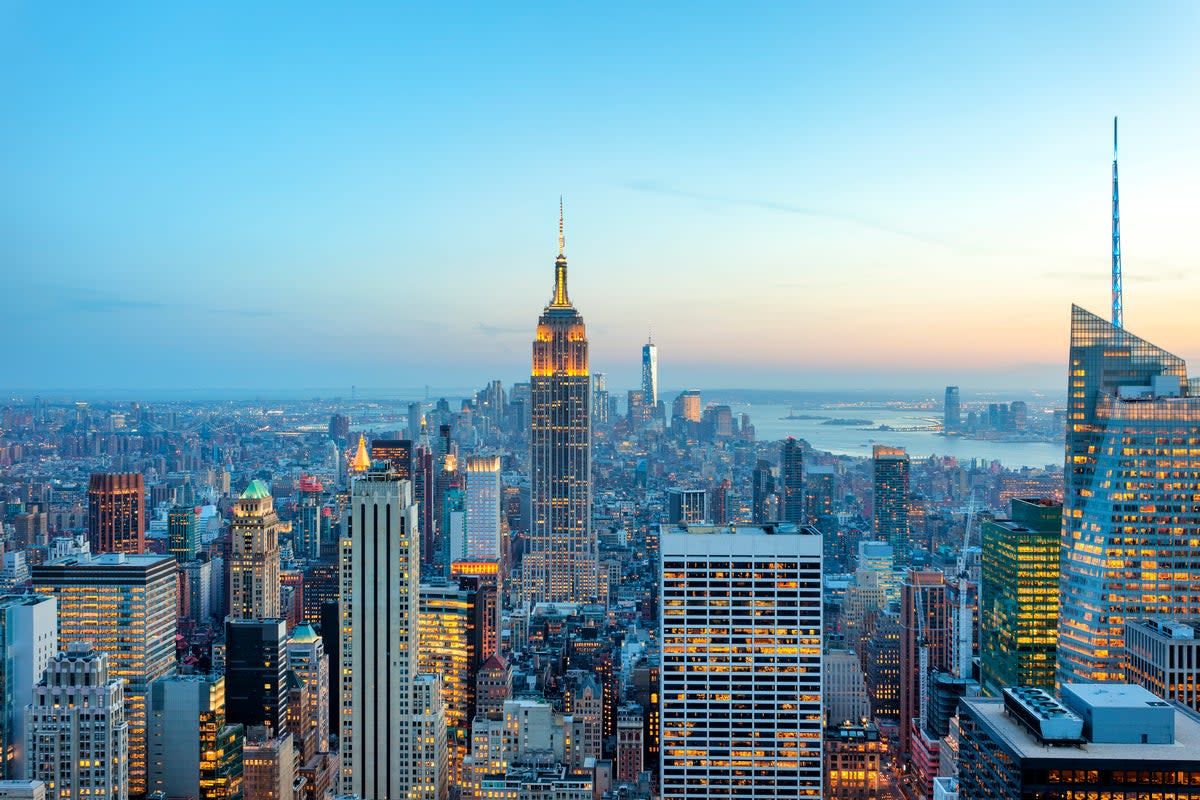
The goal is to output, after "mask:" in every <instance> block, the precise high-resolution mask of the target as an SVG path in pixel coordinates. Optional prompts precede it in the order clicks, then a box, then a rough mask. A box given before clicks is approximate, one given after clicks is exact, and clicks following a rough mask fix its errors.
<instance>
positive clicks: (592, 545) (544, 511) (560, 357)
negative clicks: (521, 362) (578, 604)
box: [523, 211, 597, 601]
mask: <svg viewBox="0 0 1200 800" xmlns="http://www.w3.org/2000/svg"><path fill="white" fill-rule="evenodd" d="M563 249H564V248H563V227H562V214H561V211H560V214H559V224H558V251H559V252H558V258H557V259H555V262H554V293H553V294H552V295H551V298H550V302H549V303H548V304H547V305H546V307H545V309H544V310H543V311H542V315H541V317H540V318H539V319H538V326H537V335H536V338H535V339H534V342H533V369H532V371H531V373H530V393H531V397H532V408H531V414H530V423H531V427H530V441H529V448H530V468H531V475H530V483H531V487H530V489H531V491H530V502H531V511H532V517H533V519H532V531H531V532H530V542H529V544H530V549H529V552H527V553H526V554H525V563H524V566H523V577H524V580H525V584H526V586H527V589H526V591H527V594H528V596H529V598H530V599H533V600H538V601H540V600H549V601H578V600H588V599H591V598H593V597H595V596H596V594H597V588H596V582H597V576H596V570H597V559H596V553H597V543H596V540H595V537H594V536H593V535H592V454H591V438H592V415H591V409H590V406H591V381H590V378H589V377H588V340H587V331H586V329H585V327H584V324H583V317H582V316H580V314H579V312H578V311H577V310H576V309H575V306H574V305H572V304H571V300H570V297H569V296H568V295H567V257H566V256H565V255H564V254H563Z"/></svg>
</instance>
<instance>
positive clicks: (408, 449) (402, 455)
mask: <svg viewBox="0 0 1200 800" xmlns="http://www.w3.org/2000/svg"><path fill="white" fill-rule="evenodd" d="M412 453H413V449H412V442H411V441H409V440H408V439H372V440H371V460H372V461H387V462H388V463H389V464H391V465H392V471H393V472H395V473H396V474H397V475H398V476H399V477H400V478H401V479H402V480H406V481H407V480H411V479H412Z"/></svg>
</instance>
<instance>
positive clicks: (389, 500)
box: [338, 468, 420, 800]
mask: <svg viewBox="0 0 1200 800" xmlns="http://www.w3.org/2000/svg"><path fill="white" fill-rule="evenodd" d="M418 542H419V539H418V538H417V508H416V505H414V503H413V497H412V484H411V483H409V482H408V481H402V480H400V479H399V478H398V477H396V475H395V474H393V473H391V472H389V471H387V470H386V469H375V468H372V469H370V470H368V471H367V472H365V473H363V474H361V475H360V476H359V477H358V478H357V479H356V480H355V481H354V484H353V486H352V487H351V493H350V507H349V509H348V510H347V514H346V532H345V534H344V536H343V539H342V543H341V559H340V560H341V582H342V592H341V607H340V615H341V639H342V648H341V668H340V669H339V670H338V681H339V691H340V693H341V700H342V702H341V714H342V718H341V722H340V734H341V742H342V744H341V753H342V793H343V794H354V795H358V796H359V797H364V798H366V797H370V798H374V800H404V798H406V797H407V796H408V793H409V791H410V790H411V789H412V788H413V775H414V772H415V767H416V765H415V764H414V758H413V746H414V741H413V738H414V735H415V731H416V729H415V727H414V724H413V719H412V704H413V695H414V689H413V687H414V679H415V676H416V672H417V635H418V632H417V625H416V622H417V619H418V617H417V614H418V609H419V597H420V596H419V591H418V586H419V570H418V564H419V563H420V545H419V543H418Z"/></svg>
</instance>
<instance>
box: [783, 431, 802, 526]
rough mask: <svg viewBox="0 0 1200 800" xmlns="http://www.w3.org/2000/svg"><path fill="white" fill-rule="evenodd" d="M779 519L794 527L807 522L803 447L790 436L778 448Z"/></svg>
mask: <svg viewBox="0 0 1200 800" xmlns="http://www.w3.org/2000/svg"><path fill="white" fill-rule="evenodd" d="M779 518H780V519H781V520H782V521H784V522H791V523H793V524H795V525H803V524H805V522H806V521H807V520H806V518H805V515H804V446H803V445H802V444H801V443H800V442H799V441H797V440H796V439H795V438H794V437H792V436H789V437H788V438H787V439H784V441H783V446H782V447H780V448H779Z"/></svg>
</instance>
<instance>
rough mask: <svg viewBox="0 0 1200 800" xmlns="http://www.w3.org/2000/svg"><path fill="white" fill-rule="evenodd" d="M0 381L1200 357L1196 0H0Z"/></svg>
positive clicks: (984, 369)
mask: <svg viewBox="0 0 1200 800" xmlns="http://www.w3.org/2000/svg"><path fill="white" fill-rule="evenodd" d="M0 92H2V102H3V124H2V125H0V278H2V283H0V285H2V286H3V292H2V294H3V298H4V302H3V304H2V307H0V347H2V350H0V356H2V358H3V365H4V366H3V372H2V376H0V387H4V388H5V389H11V390H38V389H47V388H53V387H63V388H90V389H97V390H113V391H139V392H140V391H149V390H154V389H166V388H172V389H175V390H180V389H188V388H191V387H195V388H196V389H198V390H200V389H212V388H215V387H243V388H245V389H248V390H255V391H270V390H271V389H279V390H283V389H299V388H305V387H348V386H349V385H350V384H357V385H358V386H359V387H402V386H417V385H424V384H432V385H433V386H435V387H437V386H471V385H482V383H483V382H484V381H486V380H487V379H490V378H493V377H498V378H501V379H503V380H505V382H506V383H507V382H509V381H512V380H519V379H522V377H523V376H524V378H525V379H527V378H528V374H529V354H530V341H531V338H532V335H533V329H534V325H535V323H536V318H537V316H538V313H539V312H540V310H541V308H542V306H543V305H544V304H545V303H546V302H547V300H548V298H549V294H550V290H551V280H552V267H553V260H554V256H555V253H556V250H557V242H556V237H557V215H558V198H559V195H560V194H563V195H565V198H566V239H567V246H566V251H567V256H568V258H569V261H570V288H571V297H572V299H573V300H574V302H575V304H576V306H577V307H578V308H579V309H580V311H581V312H582V313H583V315H584V318H585V320H586V321H587V323H588V329H589V334H590V338H591V343H592V367H593V370H594V371H603V372H606V373H608V374H609V385H610V387H612V388H614V389H621V388H623V387H626V386H630V385H633V384H635V382H636V381H637V376H638V359H639V349H640V345H641V344H642V342H644V341H645V339H646V336H647V333H648V331H651V330H652V331H653V336H654V340H655V342H656V343H657V344H658V345H659V354H660V355H659V357H660V372H661V383H662V385H663V386H664V387H666V388H667V389H673V388H686V387H688V386H698V387H734V386H740V387H764V388H789V389H806V388H814V389H817V388H821V389H823V388H838V387H845V388H864V387H870V388H900V387H904V388H922V387H929V389H930V391H931V394H932V393H936V391H939V390H940V387H941V386H942V385H944V384H947V383H957V384H961V385H962V386H963V387H964V391H968V390H969V388H970V387H988V388H1000V387H1012V388H1025V387H1028V386H1046V387H1049V388H1051V389H1054V390H1058V391H1061V390H1062V388H1063V387H1064V386H1065V365H1064V361H1065V356H1066V348H1067V333H1068V315H1069V306H1070V303H1071V302H1073V301H1074V302H1079V303H1081V304H1082V305H1084V306H1086V307H1088V308H1090V309H1092V310H1094V311H1096V312H1097V313H1100V314H1105V315H1107V313H1108V306H1109V236H1110V231H1109V225H1110V220H1109V203H1110V196H1109V195H1110V168H1111V159H1112V117H1113V116H1114V115H1119V116H1120V118H1121V148H1120V164H1121V200H1122V225H1123V247H1124V253H1125V306H1126V311H1125V323H1126V326H1127V327H1128V328H1129V329H1130V330H1132V331H1133V332H1135V333H1137V334H1139V335H1141V336H1144V337H1146V338H1148V339H1150V340H1151V341H1154V342H1155V343H1156V344H1159V345H1160V346H1163V347H1166V348H1167V349H1170V350H1173V351H1175V352H1178V353H1180V354H1181V355H1184V356H1189V355H1193V356H1194V355H1200V325H1197V324H1196V321H1195V320H1196V308H1197V299H1198V297H1200V270H1198V269H1197V266H1198V264H1197V261H1198V254H1200V237H1198V233H1200V5H1198V4H1195V3H1191V2H1148V3H1136V4H1130V3H1127V2H1126V3H1122V2H1099V3H1096V2H1080V3H1049V4H1047V3H1043V2H1014V3H959V2H953V3H932V4H931V3H899V2H896V3H877V4H873V3H860V4H808V3H799V2H779V3H747V4H741V3H735V4H731V3H704V2H701V3H671V2H668V3H641V2H638V3H624V2H610V3H562V2H555V3H537V4H530V3H487V4H484V3H480V4H457V3H428V4H416V3H411V4H410V3H380V4H377V5H361V4H341V3H338V4H327V5H318V4H315V3H292V2H289V3H271V2H261V3H234V2H213V3H203V4H199V3H196V4H188V3H157V4H152V3H128V4H121V3H77V4H63V3H37V2H21V1H20V0H10V2H5V3H3V4H0Z"/></svg>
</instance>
